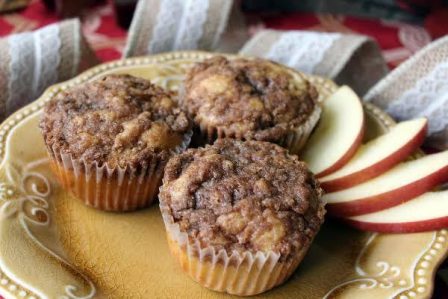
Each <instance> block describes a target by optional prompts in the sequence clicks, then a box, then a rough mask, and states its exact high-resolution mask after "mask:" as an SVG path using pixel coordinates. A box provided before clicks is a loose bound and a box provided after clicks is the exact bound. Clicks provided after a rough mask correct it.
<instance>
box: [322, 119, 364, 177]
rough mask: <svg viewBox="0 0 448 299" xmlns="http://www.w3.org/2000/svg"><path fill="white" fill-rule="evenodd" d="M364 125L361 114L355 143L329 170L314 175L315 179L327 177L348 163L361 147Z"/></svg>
mask: <svg viewBox="0 0 448 299" xmlns="http://www.w3.org/2000/svg"><path fill="white" fill-rule="evenodd" d="M365 124H366V116H365V115H364V114H363V119H362V125H361V128H360V130H359V133H358V136H357V137H356V139H355V141H354V142H353V144H352V145H351V146H350V148H349V149H348V151H347V152H346V153H345V154H344V155H343V156H342V157H341V158H340V159H339V160H338V161H336V162H335V163H334V164H333V165H331V166H330V167H329V168H327V169H325V170H324V171H321V172H319V173H318V174H316V178H321V177H324V176H326V175H329V174H330V173H333V172H335V171H336V170H338V169H340V168H342V166H344V165H345V164H347V162H348V161H350V159H351V158H352V157H353V156H354V155H355V154H356V151H357V150H358V148H359V147H360V146H361V143H362V139H363V138H364V132H365Z"/></svg>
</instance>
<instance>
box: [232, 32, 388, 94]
mask: <svg viewBox="0 0 448 299" xmlns="http://www.w3.org/2000/svg"><path fill="white" fill-rule="evenodd" d="M240 53H241V54H246V55H253V56H260V57H264V58H268V59H271V60H274V61H277V62H279V63H282V64H285V65H288V66H290V67H292V68H295V69H297V70H301V71H303V72H306V73H310V74H316V75H319V76H324V77H328V78H331V79H333V80H335V81H336V82H337V83H339V84H347V85H349V86H351V87H352V88H353V89H354V90H355V91H356V92H357V93H358V94H361V95H362V94H364V93H365V92H366V91H367V90H368V88H370V87H371V86H372V85H373V84H375V83H376V82H377V81H378V80H379V79H381V78H382V77H384V75H386V74H387V71H388V69H387V65H386V62H385V61H384V59H383V57H382V55H381V51H380V48H379V47H378V45H377V43H376V42H374V41H373V40H371V39H370V38H368V37H366V36H362V35H352V34H340V33H326V32H312V31H275V30H263V31H261V32H258V33H257V34H256V35H255V36H254V37H253V38H252V39H251V40H249V41H248V42H247V43H246V44H245V45H244V47H243V48H242V49H241V50H240Z"/></svg>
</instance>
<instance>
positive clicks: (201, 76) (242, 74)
mask: <svg viewBox="0 0 448 299" xmlns="http://www.w3.org/2000/svg"><path fill="white" fill-rule="evenodd" d="M297 78H300V79H297ZM297 78H294V77H293V76H292V75H291V73H290V72H288V71H287V70H285V68H282V67H280V66H279V65H277V64H275V63H273V62H270V61H267V60H262V59H252V60H250V59H241V58H240V59H234V60H228V59H226V58H224V57H222V56H218V57H213V58H210V59H208V60H205V61H203V62H200V63H198V64H196V65H195V66H194V67H193V68H192V69H191V70H190V71H189V72H188V74H187V77H186V80H185V85H184V91H183V93H184V94H183V96H182V97H181V103H182V105H183V106H184V108H185V109H186V110H187V111H188V113H189V114H190V116H191V117H192V118H193V119H194V120H195V122H196V123H197V124H198V125H199V124H203V125H206V126H208V127H213V128H225V129H227V130H230V131H232V132H237V134H239V135H241V134H242V135H243V136H244V138H245V139H255V140H263V141H272V142H277V141H279V140H281V139H282V138H284V137H285V136H286V135H287V134H288V132H289V130H290V129H291V128H295V127H297V126H300V125H301V124H302V123H304V122H305V121H306V120H307V119H308V117H309V116H310V114H311V113H312V111H313V110H314V108H315V106H316V104H317V91H316V89H315V88H314V87H313V86H312V85H311V83H310V82H308V81H307V80H306V79H305V78H301V77H300V76H298V77H297Z"/></svg>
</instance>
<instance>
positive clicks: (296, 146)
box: [196, 103, 322, 154]
mask: <svg viewBox="0 0 448 299" xmlns="http://www.w3.org/2000/svg"><path fill="white" fill-rule="evenodd" d="M321 112H322V108H321V106H320V104H319V103H316V106H315V108H314V110H313V111H312V113H311V114H310V116H309V117H308V118H307V120H306V121H305V122H304V123H302V124H300V125H299V126H297V127H292V128H290V129H289V130H288V133H287V134H286V136H285V137H284V138H282V139H281V140H279V141H278V142H276V143H277V144H278V145H280V146H282V147H284V148H286V149H288V150H289V152H290V153H292V154H297V153H298V152H299V150H300V149H301V148H302V147H303V146H304V145H305V143H306V141H307V140H308V138H309V137H310V135H311V132H312V131H313V129H314V127H315V126H316V124H317V123H318V121H319V119H320V115H321ZM196 122H197V123H199V126H198V127H199V130H198V131H199V134H200V136H199V138H198V139H199V140H200V143H203V144H213V142H214V141H215V140H216V139H219V138H232V139H238V140H247V138H245V136H244V132H240V131H239V132H237V131H235V130H232V129H231V128H227V127H214V126H210V125H208V124H206V122H201V121H196Z"/></svg>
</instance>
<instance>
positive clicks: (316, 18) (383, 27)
mask: <svg viewBox="0 0 448 299" xmlns="http://www.w3.org/2000/svg"><path fill="white" fill-rule="evenodd" d="M59 20H60V19H59V18H58V17H57V16H56V15H55V14H54V13H52V12H49V11H48V10H46V8H45V7H44V5H43V4H42V2H41V1H39V0H32V1H31V3H30V5H29V6H28V7H27V8H26V9H24V10H22V11H20V12H15V13H9V14H4V15H0V37H2V36H7V35H9V34H14V33H18V32H23V31H31V30H34V29H37V28H40V27H43V26H45V25H48V24H51V23H54V22H57V21H59ZM82 20H83V31H84V33H85V35H86V38H87V39H88V41H89V42H90V44H91V45H93V48H94V50H95V53H96V54H97V56H98V57H99V58H100V59H101V60H102V61H109V60H114V59H118V58H120V57H121V54H122V51H123V49H124V45H125V42H126V35H127V32H126V30H124V29H122V28H120V27H119V26H118V25H117V24H116V22H115V16H114V11H113V8H112V6H111V5H110V4H105V5H100V6H95V7H92V8H89V9H87V10H86V11H85V12H84V13H83V15H82ZM245 21H246V23H247V25H248V26H247V30H248V32H249V34H250V35H253V34H254V33H255V32H257V31H258V30H261V29H264V28H271V29H279V30H292V29H301V30H317V31H330V32H342V33H358V34H365V35H368V36H370V37H372V38H373V39H375V40H376V41H377V42H378V43H379V45H380V47H381V49H382V52H383V55H384V57H385V59H386V61H387V63H388V65H389V67H390V68H394V67H396V66H397V65H399V64H400V63H401V62H403V61H404V60H406V59H407V58H408V57H410V56H411V55H412V54H413V53H415V52H416V51H418V50H419V49H420V48H422V47H424V46H425V45H426V44H428V43H430V42H431V40H432V39H431V36H430V35H429V34H428V32H427V31H426V30H425V29H424V28H423V27H420V26H414V25H409V24H405V23H400V22H395V21H384V20H372V19H361V18H356V17H346V16H339V15H330V14H320V15H317V14H312V13H301V12H293V13H287V14H281V15H279V14H274V15H273V14H270V15H261V14H250V15H245ZM435 280H436V287H435V292H434V296H433V298H437V299H439V298H448V262H447V261H445V263H444V264H442V266H441V267H440V269H439V271H438V273H437V275H436V277H435ZM1 298H2V297H1V296H0V299H1Z"/></svg>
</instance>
